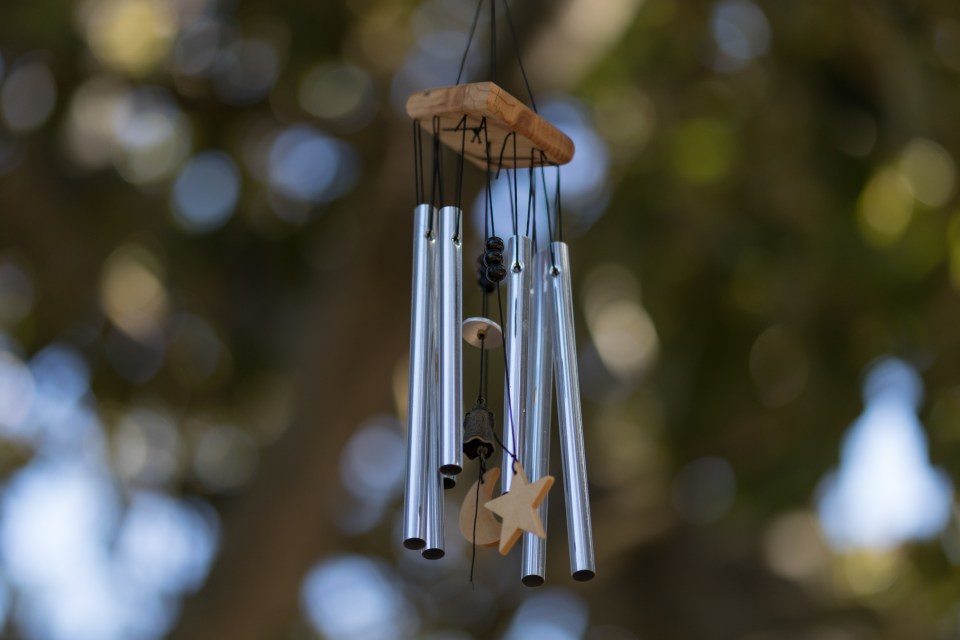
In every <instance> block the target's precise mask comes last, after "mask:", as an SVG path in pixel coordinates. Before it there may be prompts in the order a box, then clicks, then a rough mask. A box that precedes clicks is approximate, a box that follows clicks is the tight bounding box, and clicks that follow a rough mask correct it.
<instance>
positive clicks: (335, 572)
mask: <svg viewBox="0 0 960 640" xmlns="http://www.w3.org/2000/svg"><path fill="white" fill-rule="evenodd" d="M300 605H301V608H302V609H303V612H304V614H305V615H306V617H307V619H308V620H309V621H310V623H311V624H312V625H313V627H314V629H316V630H317V631H318V632H320V633H322V634H323V636H324V637H326V638H329V639H330V640H378V639H380V638H405V637H412V636H413V635H414V634H415V633H416V630H417V627H418V626H419V620H418V619H417V618H416V614H415V613H414V609H413V608H412V607H411V606H410V603H409V602H407V599H406V598H405V597H404V595H403V592H402V591H401V590H400V589H399V587H398V585H397V584H396V582H395V578H394V577H393V575H392V572H391V571H390V570H389V569H388V568H387V567H385V566H384V565H383V564H382V563H381V562H378V561H375V560H372V559H370V558H366V557H363V556H339V557H334V558H331V559H329V560H325V561H324V562H322V563H320V564H318V565H317V566H316V567H314V568H313V569H312V570H311V571H310V573H308V574H307V577H306V578H304V581H303V585H302V586H301V588H300Z"/></svg>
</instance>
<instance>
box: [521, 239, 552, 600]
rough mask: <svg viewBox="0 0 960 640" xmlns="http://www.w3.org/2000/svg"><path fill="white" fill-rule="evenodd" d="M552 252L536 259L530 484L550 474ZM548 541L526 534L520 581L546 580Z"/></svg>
mask: <svg viewBox="0 0 960 640" xmlns="http://www.w3.org/2000/svg"><path fill="white" fill-rule="evenodd" d="M549 268H550V252H549V251H541V252H539V253H538V254H537V255H536V257H535V259H534V269H533V304H532V306H531V309H530V314H531V315H530V326H531V327H532V330H531V337H530V367H529V375H528V376H527V425H526V426H527V429H526V434H525V440H524V444H523V447H522V449H523V458H522V460H523V469H524V471H525V472H526V474H527V478H528V479H529V480H530V482H536V481H537V480H539V479H540V478H542V477H544V476H546V475H549V474H550V409H551V406H552V402H553V344H552V341H551V335H550V334H551V331H552V329H551V320H552V318H551V317H550V304H549V298H548V292H547V278H548V277H549V276H548V274H547V269H549ZM547 499H548V498H544V499H543V502H542V503H541V504H540V508H539V513H540V521H541V522H542V523H543V528H544V531H546V528H547ZM546 566H547V541H546V540H545V539H543V538H540V537H538V536H536V535H534V534H532V533H530V532H526V533H524V534H523V559H522V561H521V565H520V568H521V572H520V581H521V582H522V583H523V584H525V585H526V586H528V587H538V586H540V585H542V584H543V581H544V579H545V578H546Z"/></svg>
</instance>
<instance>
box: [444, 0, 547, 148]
mask: <svg viewBox="0 0 960 640" xmlns="http://www.w3.org/2000/svg"><path fill="white" fill-rule="evenodd" d="M483 3H484V0H477V8H476V9H475V10H474V12H473V20H472V21H471V23H470V32H469V34H468V35H467V45H466V47H464V49H463V56H461V58H460V67H459V68H458V70H457V81H456V82H454V84H460V80H461V79H462V78H463V70H464V68H465V67H466V63H467V55H468V54H469V53H470V45H471V44H472V43H473V37H474V35H476V32H477V24H478V23H479V22H480V10H481V9H482V8H483ZM503 8H504V13H506V15H507V25H508V27H509V28H510V39H511V41H512V42H513V51H514V54H515V55H516V57H517V66H518V67H520V76H521V77H522V78H523V85H524V86H525V87H526V89H527V95H528V96H529V97H530V106H531V107H532V108H533V112H534V113H539V111H538V110H537V101H536V100H535V99H534V97H533V89H531V88H530V80H529V78H527V70H526V68H525V67H524V66H523V57H522V56H521V55H520V38H519V37H517V30H516V27H514V25H513V14H511V13H510V3H509V2H508V0H503ZM490 80H491V81H492V82H496V81H497V0H490ZM514 157H516V154H514Z"/></svg>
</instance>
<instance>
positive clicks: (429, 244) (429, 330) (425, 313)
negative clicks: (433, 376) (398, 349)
mask: <svg viewBox="0 0 960 640" xmlns="http://www.w3.org/2000/svg"><path fill="white" fill-rule="evenodd" d="M435 225H436V210H435V209H434V208H433V207H431V206H430V205H428V204H421V205H418V206H417V207H416V208H415V209H414V210H413V287H412V294H411V300H410V377H409V382H408V387H407V464H406V483H405V484H404V488H403V546H404V547H406V548H407V549H422V548H423V547H424V545H425V544H426V539H425V535H426V531H425V523H424V520H423V514H424V502H425V500H426V486H425V484H424V483H425V480H426V478H427V475H426V473H425V472H426V470H427V442H428V441H427V437H428V436H427V429H428V425H427V421H428V412H429V409H428V405H429V396H430V392H431V390H435V389H436V386H435V385H434V384H433V381H432V380H430V379H429V378H430V360H431V358H432V357H433V356H432V344H431V342H432V340H433V338H432V336H433V333H434V330H435V328H434V324H435V322H436V321H435V313H433V310H434V309H435V306H434V300H435V297H436V286H435V280H436V260H435V255H434V254H435V247H436V242H435V240H434V238H433V237H431V229H434V231H435Z"/></svg>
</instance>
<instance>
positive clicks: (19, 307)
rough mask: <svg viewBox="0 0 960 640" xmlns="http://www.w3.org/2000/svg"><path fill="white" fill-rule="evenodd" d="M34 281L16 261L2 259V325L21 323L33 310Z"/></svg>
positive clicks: (0, 273)
mask: <svg viewBox="0 0 960 640" xmlns="http://www.w3.org/2000/svg"><path fill="white" fill-rule="evenodd" d="M33 298H34V293H33V280H32V279H31V278H30V276H29V275H28V273H27V270H26V269H25V268H24V266H23V265H21V264H19V263H18V262H17V261H16V260H9V259H8V260H4V259H2V258H0V325H12V324H16V323H17V322H20V321H21V320H23V319H24V318H26V317H27V315H28V314H29V313H30V311H31V309H33Z"/></svg>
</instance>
